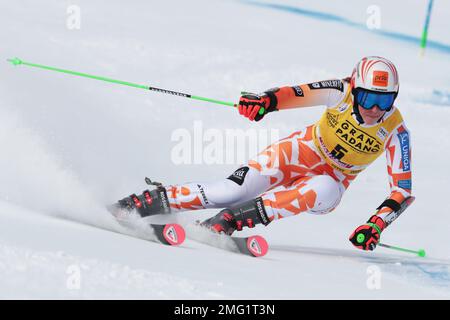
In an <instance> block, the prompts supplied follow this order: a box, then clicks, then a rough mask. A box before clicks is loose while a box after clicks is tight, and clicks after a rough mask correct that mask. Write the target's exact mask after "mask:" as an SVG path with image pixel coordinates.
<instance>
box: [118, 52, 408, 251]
mask: <svg viewBox="0 0 450 320" xmlns="http://www.w3.org/2000/svg"><path fill="white" fill-rule="evenodd" d="M398 91H399V79H398V73H397V70H396V67H395V66H394V64H393V63H392V62H391V61H389V60H387V59H385V58H382V57H376V56H370V57H365V58H363V59H362V60H361V61H359V62H358V64H357V65H356V67H355V68H354V70H353V73H352V75H351V77H349V78H346V79H335V80H327V81H318V82H314V83H308V84H302V85H296V86H292V87H291V86H286V87H280V88H274V89H270V90H267V91H265V92H264V93H262V94H259V95H254V94H245V95H242V96H241V97H240V99H239V107H238V109H239V113H240V114H241V115H242V116H244V117H247V118H248V119H249V120H252V121H253V120H255V121H259V120H261V119H262V118H263V117H264V116H265V115H267V114H268V113H270V112H273V111H281V110H286V109H292V108H305V107H312V106H321V105H325V106H326V109H325V112H324V113H323V115H322V117H321V118H320V119H319V120H318V121H317V122H316V123H314V124H312V125H309V126H307V127H306V128H303V129H301V130H300V131H297V132H294V133H292V134H291V135H290V136H288V137H286V138H284V139H281V140H280V141H278V142H276V143H274V144H272V145H270V146H268V147H267V148H266V149H265V150H263V151H262V152H261V153H259V154H258V155H257V156H256V157H254V158H253V159H250V160H249V161H248V162H247V163H246V164H245V165H243V166H241V167H240V168H238V169H237V170H236V171H234V172H233V173H232V174H231V175H230V176H229V177H228V178H226V179H222V180H219V181H214V182H194V183H186V184H181V185H167V186H163V185H158V186H157V188H156V189H154V190H151V191H149V190H146V191H144V192H143V193H142V194H141V195H139V196H137V195H135V194H133V195H131V196H129V197H126V198H124V199H122V200H120V201H118V202H117V203H116V204H115V205H114V214H115V215H116V216H119V215H127V214H132V213H134V212H137V213H138V214H139V215H140V216H141V217H146V216H149V215H154V214H161V213H169V212H179V211H185V210H197V209H206V208H225V209H223V210H221V211H220V212H219V213H218V214H217V215H215V216H213V217H212V218H210V219H207V220H206V221H204V222H202V223H201V224H202V225H204V226H206V227H208V228H210V229H211V230H213V231H215V232H219V233H225V234H228V235H231V234H232V233H233V232H234V231H240V230H242V228H244V227H249V228H252V227H254V226H255V225H257V224H263V225H268V224H269V223H271V222H272V221H274V220H278V219H282V218H286V217H292V216H295V215H297V214H300V213H302V212H308V213H312V214H326V213H329V212H331V211H332V210H334V209H335V208H336V207H337V206H338V204H339V202H340V200H341V198H342V195H343V194H344V192H345V190H346V189H347V188H348V187H349V185H350V183H351V182H352V181H353V180H354V179H355V178H356V177H357V175H358V174H359V173H360V172H361V171H363V170H364V169H366V168H367V167H368V166H369V165H370V164H371V163H372V162H373V161H375V159H377V158H378V156H380V155H381V154H382V153H383V152H384V153H385V154H386V163H387V172H388V176H389V185H390V191H391V192H390V195H389V196H388V197H387V198H386V199H385V200H383V201H381V204H380V205H379V206H378V208H377V209H376V211H374V212H373V213H372V215H371V216H370V217H369V219H368V221H367V223H365V224H363V225H361V226H359V227H357V228H356V230H355V231H354V232H353V233H352V234H351V235H350V241H351V242H352V243H353V244H354V245H355V246H356V247H357V248H359V249H363V250H373V249H375V247H376V245H377V243H378V242H379V239H380V234H381V232H382V231H383V230H384V229H385V228H386V226H387V224H388V223H387V220H388V219H390V215H391V216H392V215H393V214H395V211H397V210H398V209H399V208H400V204H401V203H402V202H403V201H404V200H405V199H406V198H407V197H409V196H410V195H411V149H410V140H409V131H408V129H407V128H406V126H405V123H404V121H403V118H402V116H401V114H400V111H399V109H398V108H397V107H396V106H394V101H395V99H396V97H397V94H398ZM262 108H263V109H262ZM261 109H262V110H263V111H264V112H262V111H261Z"/></svg>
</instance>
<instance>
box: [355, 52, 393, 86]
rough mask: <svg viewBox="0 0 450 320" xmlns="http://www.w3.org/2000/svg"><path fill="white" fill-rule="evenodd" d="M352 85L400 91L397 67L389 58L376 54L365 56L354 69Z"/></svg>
mask: <svg viewBox="0 0 450 320" xmlns="http://www.w3.org/2000/svg"><path fill="white" fill-rule="evenodd" d="M351 86H352V89H357V88H362V89H366V90H370V91H378V92H395V93H398V88H399V84H398V73H397V69H396V68H395V65H394V64H393V63H392V62H391V61H389V60H388V59H385V58H382V57H376V56H370V57H364V58H362V59H361V60H360V61H359V62H358V64H357V65H356V67H355V69H353V73H352V78H351Z"/></svg>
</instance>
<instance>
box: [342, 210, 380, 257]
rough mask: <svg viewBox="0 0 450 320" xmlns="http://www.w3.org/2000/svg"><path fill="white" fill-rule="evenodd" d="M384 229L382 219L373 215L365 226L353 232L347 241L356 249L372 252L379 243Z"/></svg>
mask: <svg viewBox="0 0 450 320" xmlns="http://www.w3.org/2000/svg"><path fill="white" fill-rule="evenodd" d="M384 228H385V222H384V221H383V219H381V218H380V217H378V216H376V215H373V216H372V217H370V219H369V220H368V221H367V223H366V224H364V225H362V226H359V227H358V228H356V230H355V231H353V233H352V235H351V236H350V238H349V240H350V242H351V243H352V244H353V245H354V246H355V247H357V248H358V249H361V250H370V251H372V250H374V249H375V248H376V246H377V244H378V242H379V241H380V235H381V232H382V231H383V230H384Z"/></svg>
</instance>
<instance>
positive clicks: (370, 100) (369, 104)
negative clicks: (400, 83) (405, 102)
mask: <svg viewBox="0 0 450 320" xmlns="http://www.w3.org/2000/svg"><path fill="white" fill-rule="evenodd" d="M394 100H395V93H377V92H371V91H364V90H358V93H357V95H356V102H357V103H358V104H359V105H360V106H361V107H363V108H364V109H366V110H369V109H372V108H373V107H374V106H378V108H379V109H380V110H383V111H386V110H389V109H390V108H391V107H392V105H393V104H394Z"/></svg>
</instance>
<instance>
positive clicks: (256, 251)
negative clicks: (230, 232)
mask: <svg viewBox="0 0 450 320" xmlns="http://www.w3.org/2000/svg"><path fill="white" fill-rule="evenodd" d="M229 237H230V238H231V240H233V242H234V243H235V244H236V246H237V247H238V250H239V252H240V253H243V254H246V255H249V256H252V257H263V256H265V255H266V254H267V252H268V251H269V245H268V243H267V241H266V239H264V238H263V237H262V236H258V235H256V236H250V237H243V238H241V237H233V236H229Z"/></svg>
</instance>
